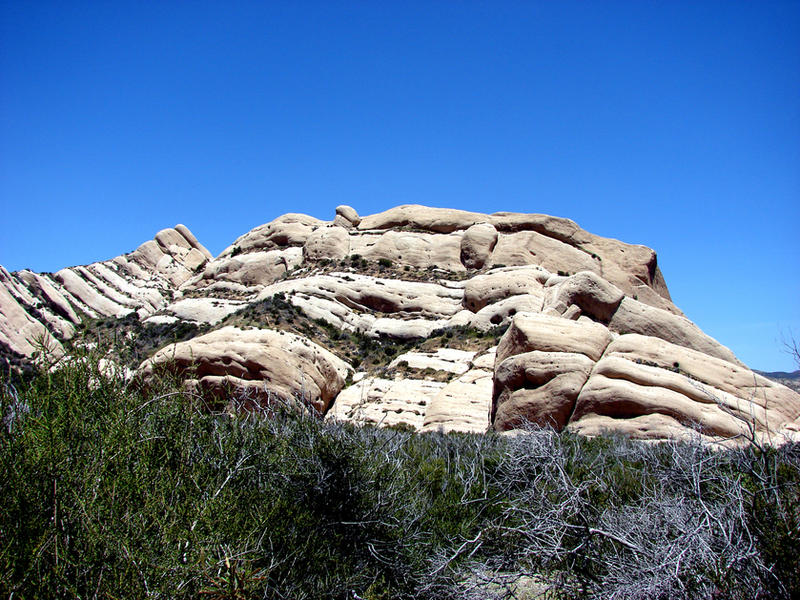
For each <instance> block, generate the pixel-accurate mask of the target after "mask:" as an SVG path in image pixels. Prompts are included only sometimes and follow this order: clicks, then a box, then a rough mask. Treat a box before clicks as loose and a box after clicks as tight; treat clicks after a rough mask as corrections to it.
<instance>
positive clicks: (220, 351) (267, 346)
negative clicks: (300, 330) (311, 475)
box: [139, 327, 352, 412]
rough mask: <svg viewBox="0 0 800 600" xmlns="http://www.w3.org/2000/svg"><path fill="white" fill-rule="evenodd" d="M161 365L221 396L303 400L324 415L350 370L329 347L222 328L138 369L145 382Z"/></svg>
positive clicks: (170, 349)
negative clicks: (327, 348) (233, 395)
mask: <svg viewBox="0 0 800 600" xmlns="http://www.w3.org/2000/svg"><path fill="white" fill-rule="evenodd" d="M159 367H163V368H167V369H170V370H178V371H179V372H181V373H184V374H185V376H186V380H187V382H188V383H189V384H190V385H196V386H199V387H201V388H203V389H206V390H209V391H212V392H214V393H216V394H218V395H219V396H221V397H225V395H226V394H229V393H231V392H232V393H234V394H235V395H239V396H241V397H243V398H245V399H247V400H251V401H256V402H261V403H269V402H271V401H273V400H274V399H276V398H277V399H281V400H286V401H294V400H301V401H303V402H307V403H309V404H311V405H313V406H314V407H315V408H316V409H317V410H318V411H319V412H325V411H326V410H327V408H328V406H329V405H330V403H331V401H332V400H333V399H334V398H335V397H336V396H337V394H338V393H339V392H340V391H341V389H342V387H344V382H345V379H346V378H347V375H348V373H349V372H351V371H352V369H351V367H350V366H349V365H348V364H347V363H345V362H344V361H343V360H341V359H340V358H338V357H336V356H335V355H334V354H333V353H331V352H329V351H328V350H326V349H325V348H321V347H320V346H318V345H317V344H314V343H313V342H311V341H309V340H307V339H305V338H303V337H301V336H297V335H294V334H291V333H286V332H283V331H271V330H268V329H250V330H242V329H238V328H236V327H223V328H222V329H218V330H217V331H213V332H211V333H208V334H205V335H201V336H198V337H196V338H193V339H191V340H189V341H186V342H180V343H178V344H172V345H169V346H167V347H166V348H163V349H162V350H159V351H158V352H157V353H156V354H155V355H154V356H153V357H152V358H150V359H148V360H147V361H145V363H143V364H142V365H141V366H140V367H139V373H140V374H141V376H143V377H144V378H148V377H152V376H153V375H154V374H155V373H157V371H158V369H159Z"/></svg>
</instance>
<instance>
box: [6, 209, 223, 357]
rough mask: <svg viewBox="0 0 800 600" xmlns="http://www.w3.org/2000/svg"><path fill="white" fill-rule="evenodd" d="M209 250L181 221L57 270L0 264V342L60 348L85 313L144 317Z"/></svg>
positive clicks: (22, 351) (27, 348)
mask: <svg viewBox="0 0 800 600" xmlns="http://www.w3.org/2000/svg"><path fill="white" fill-rule="evenodd" d="M211 258H212V256H211V253H210V252H209V251H208V250H207V249H206V248H204V247H203V246H202V244H200V242H198V241H197V239H196V238H195V237H194V235H192V233H191V232H190V231H189V230H188V229H187V228H186V227H185V226H183V225H176V226H175V228H174V229H164V230H162V231H159V232H158V233H157V234H156V236H155V239H153V240H150V241H148V242H145V243H144V244H142V245H141V246H139V247H138V248H137V249H136V250H134V251H133V252H131V253H129V254H124V255H122V256H118V257H116V258H114V259H112V260H108V261H104V262H97V263H92V264H90V265H84V266H78V267H69V268H65V269H61V270H60V271H58V272H57V273H54V274H52V273H42V274H38V273H33V272H31V271H27V270H23V271H18V272H15V273H9V272H8V271H6V270H5V269H3V268H2V267H0V347H4V348H5V350H6V351H8V352H11V353H13V354H16V355H21V356H26V357H30V356H32V354H33V353H34V352H36V351H37V346H38V345H39V343H38V340H40V339H41V338H42V337H43V336H45V337H47V338H48V339H50V343H51V344H52V345H53V347H54V348H56V349H57V351H58V352H61V343H60V342H63V341H65V340H68V339H70V338H71V337H72V336H73V335H74V334H75V326H76V325H78V324H79V323H81V321H82V320H83V319H84V317H88V318H99V317H124V316H127V315H129V314H131V313H136V314H137V316H138V317H139V318H142V319H145V318H147V317H148V316H150V315H152V314H154V313H156V312H157V311H159V310H161V309H163V308H165V307H166V306H167V305H168V304H169V303H171V302H172V301H173V300H174V299H175V296H176V293H177V292H178V290H179V288H180V287H181V285H182V284H184V283H186V282H187V281H188V280H189V279H190V278H191V277H192V276H193V275H194V273H195V272H196V271H198V270H199V269H201V268H202V267H203V266H204V265H205V264H206V263H207V262H208V261H209V260H210V259H211Z"/></svg>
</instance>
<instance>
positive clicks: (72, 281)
mask: <svg viewBox="0 0 800 600" xmlns="http://www.w3.org/2000/svg"><path fill="white" fill-rule="evenodd" d="M55 278H56V280H57V281H58V282H59V283H60V284H61V285H63V286H64V288H65V289H66V290H67V291H68V292H69V293H70V294H72V295H73V296H75V297H77V298H79V299H80V300H81V302H83V303H85V304H86V305H87V306H89V307H90V308H92V309H93V310H96V311H97V312H98V313H100V314H101V315H103V316H106V317H123V316H125V315H127V314H130V313H131V312H133V309H131V308H129V307H126V306H123V305H122V304H119V303H117V302H114V301H113V300H110V299H109V298H107V297H105V296H103V295H102V294H101V293H100V292H98V291H97V290H96V289H95V288H94V287H92V286H91V285H89V283H87V282H86V281H85V280H84V279H82V278H81V277H80V275H79V274H78V273H76V272H75V271H73V270H72V269H61V270H60V271H58V272H57V273H56V274H55Z"/></svg>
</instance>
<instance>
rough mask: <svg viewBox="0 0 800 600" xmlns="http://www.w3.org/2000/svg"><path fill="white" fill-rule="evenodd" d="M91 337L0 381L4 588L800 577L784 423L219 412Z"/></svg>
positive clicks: (41, 593)
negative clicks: (147, 376) (465, 428)
mask: <svg viewBox="0 0 800 600" xmlns="http://www.w3.org/2000/svg"><path fill="white" fill-rule="evenodd" d="M275 300H276V301H277V300H280V298H275ZM359 341H361V340H360V339H359ZM365 343H366V342H365ZM369 343H372V344H374V343H375V342H374V341H373V342H369ZM84 358H85V359H86V360H75V361H69V362H67V363H65V365H64V366H63V367H62V368H61V369H60V370H58V371H55V372H45V373H38V374H35V375H33V376H32V377H31V378H30V379H28V380H24V381H17V382H16V383H14V384H12V382H11V381H10V380H8V379H3V380H2V382H0V414H2V417H3V419H2V428H0V470H1V471H2V473H3V474H4V481H3V485H2V486H0V506H2V507H3V509H2V510H0V589H1V590H2V591H3V593H4V595H5V596H13V597H14V598H47V597H81V598H82V597H114V598H143V597H169V598H198V597H209V598H215V597H216V598H299V599H310V598H320V599H322V598H341V599H345V598H353V597H361V598H505V597H512V596H511V594H512V592H513V593H514V594H516V596H517V597H520V596H524V593H525V589H524V586H525V585H529V584H526V583H525V582H526V581H533V582H538V583H542V584H544V585H547V586H550V587H551V588H552V589H553V590H554V591H557V594H556V597H558V598H607V597H612V596H613V597H620V598H623V597H624V598H686V599H689V598H714V597H721V598H793V597H797V594H798V585H799V584H798V579H797V569H796V565H797V560H798V541H800V540H798V530H797V527H798V505H800V502H798V499H799V498H800V496H799V494H800V446H798V445H797V444H791V443H790V444H786V445H785V446H784V447H782V448H781V449H780V450H765V451H762V450H759V449H758V448H747V449H742V450H736V451H724V452H723V451H712V450H708V449H706V448H704V447H702V446H700V445H698V444H690V443H677V442H672V443H663V444H657V445H656V444H642V443H636V442H632V441H630V440H626V439H624V438H621V437H602V436H601V437H597V438H593V439H587V438H583V437H580V436H577V435H573V434H570V433H563V434H556V433H554V432H552V431H549V430H536V429H532V430H530V431H529V432H526V433H522V434H520V435H518V436H514V437H500V436H496V435H493V434H487V435H476V434H449V435H445V434H441V433H429V434H425V435H419V434H415V433H413V432H410V431H409V430H408V429H407V428H405V427H397V428H394V429H379V428H375V427H356V426H353V425H350V424H343V423H337V422H331V421H328V420H321V419H319V418H318V416H316V415H313V414H310V413H306V412H301V411H299V410H298V409H296V408H293V407H290V406H286V405H283V404H279V403H277V402H276V403H273V404H271V405H269V406H267V407H264V408H263V409H257V408H253V410H251V411H249V412H244V411H233V412H224V413H223V412H220V413H217V412H212V411H210V410H209V409H208V408H207V407H208V406H213V404H212V403H211V402H209V401H207V399H205V398H204V397H203V396H202V395H196V394H194V393H189V392H187V391H185V390H184V389H183V388H182V386H181V385H180V382H178V381H174V380H171V379H167V378H165V379H160V380H155V381H152V382H150V384H149V386H148V388H147V390H144V389H142V388H139V387H137V386H134V385H133V384H132V383H129V382H126V381H125V380H123V379H121V378H114V377H108V376H106V375H104V374H103V373H101V372H100V371H99V370H98V368H97V366H96V365H97V363H96V360H92V357H84ZM94 358H96V357H94ZM230 401H231V402H233V403H234V404H235V403H236V402H237V401H238V400H237V398H235V397H231V398H230ZM526 578H527V579H526ZM520 586H522V587H523V589H520ZM515 590H516V591H515ZM531 594H532V592H531Z"/></svg>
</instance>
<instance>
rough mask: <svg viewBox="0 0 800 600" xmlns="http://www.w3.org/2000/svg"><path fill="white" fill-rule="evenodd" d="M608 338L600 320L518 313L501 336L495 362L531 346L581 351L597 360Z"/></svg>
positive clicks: (499, 362) (528, 349) (526, 350)
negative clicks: (572, 319)
mask: <svg viewBox="0 0 800 600" xmlns="http://www.w3.org/2000/svg"><path fill="white" fill-rule="evenodd" d="M610 341H611V333H610V332H609V331H608V329H606V328H605V327H603V326H602V325H600V324H599V323H593V322H591V321H588V322H586V321H568V320H566V319H562V318H559V317H552V316H548V315H543V314H535V313H517V315H516V316H515V317H514V320H513V321H512V322H511V325H510V326H509V328H508V331H506V332H505V334H503V337H502V338H501V339H500V344H499V345H498V347H497V361H496V366H497V367H499V366H500V365H501V364H502V363H503V361H504V360H505V359H506V358H508V357H510V356H514V355H516V354H522V353H524V352H531V351H534V350H539V351H542V352H570V353H577V354H583V355H585V356H587V357H588V358H590V359H591V360H593V361H597V360H599V359H600V357H601V356H602V354H603V352H604V351H605V349H606V347H607V346H608V344H609V342H610Z"/></svg>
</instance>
